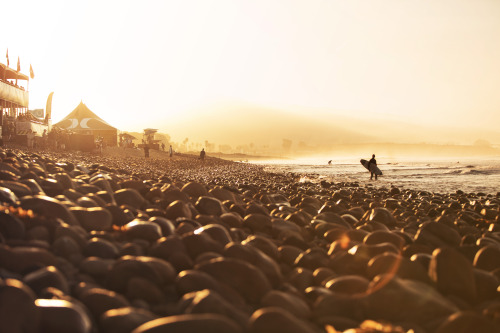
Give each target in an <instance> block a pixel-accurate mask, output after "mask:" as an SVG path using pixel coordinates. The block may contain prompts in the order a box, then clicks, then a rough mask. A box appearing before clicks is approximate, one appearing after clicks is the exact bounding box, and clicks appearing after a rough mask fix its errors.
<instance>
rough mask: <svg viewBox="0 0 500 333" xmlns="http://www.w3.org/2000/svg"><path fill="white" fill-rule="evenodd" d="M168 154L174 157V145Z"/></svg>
mask: <svg viewBox="0 0 500 333" xmlns="http://www.w3.org/2000/svg"><path fill="white" fill-rule="evenodd" d="M168 155H169V156H170V157H172V156H173V155H174V149H173V148H172V145H170V147H169V148H168Z"/></svg>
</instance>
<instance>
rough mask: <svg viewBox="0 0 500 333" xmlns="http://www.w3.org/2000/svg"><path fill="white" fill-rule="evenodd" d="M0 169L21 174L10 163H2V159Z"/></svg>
mask: <svg viewBox="0 0 500 333" xmlns="http://www.w3.org/2000/svg"><path fill="white" fill-rule="evenodd" d="M0 170H4V171H8V172H12V173H13V174H15V175H17V176H21V171H19V169H17V168H16V167H14V166H12V165H10V164H9V163H4V162H2V161H0Z"/></svg>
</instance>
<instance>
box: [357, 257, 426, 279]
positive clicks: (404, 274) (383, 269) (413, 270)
mask: <svg viewBox="0 0 500 333" xmlns="http://www.w3.org/2000/svg"><path fill="white" fill-rule="evenodd" d="M366 273H367V276H368V277H369V278H374V277H375V276H377V275H380V274H393V275H397V276H399V277H400V278H402V279H412V280H418V281H421V282H425V283H429V284H430V283H431V279H430V278H429V276H428V275H427V269H426V268H425V267H424V266H423V265H421V264H420V263H418V262H416V261H411V260H410V259H408V258H405V257H403V256H401V255H397V254H395V253H382V254H379V255H377V256H375V257H373V258H372V259H371V260H370V261H369V262H368V265H367V268H366Z"/></svg>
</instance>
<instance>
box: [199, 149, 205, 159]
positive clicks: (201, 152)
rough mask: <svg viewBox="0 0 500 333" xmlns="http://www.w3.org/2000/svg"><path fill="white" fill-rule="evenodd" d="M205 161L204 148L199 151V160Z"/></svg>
mask: <svg viewBox="0 0 500 333" xmlns="http://www.w3.org/2000/svg"><path fill="white" fill-rule="evenodd" d="M204 159H205V148H202V149H201V151H200V160H202V161H203V160H204Z"/></svg>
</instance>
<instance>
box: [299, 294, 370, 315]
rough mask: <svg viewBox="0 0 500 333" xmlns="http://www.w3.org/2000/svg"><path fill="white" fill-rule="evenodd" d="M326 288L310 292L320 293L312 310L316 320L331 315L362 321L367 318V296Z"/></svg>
mask: <svg viewBox="0 0 500 333" xmlns="http://www.w3.org/2000/svg"><path fill="white" fill-rule="evenodd" d="M325 291H329V290H328V289H325V288H316V289H309V292H311V293H313V292H315V293H317V294H319V295H318V296H319V297H318V296H316V300H315V302H314V308H313V311H312V315H313V319H314V321H315V322H319V323H321V322H324V321H326V320H328V318H331V317H342V318H348V319H351V320H354V321H358V322H359V321H361V320H363V319H364V318H366V313H365V308H366V303H367V299H366V297H357V296H353V295H348V294H342V293H334V292H331V291H329V292H328V293H326V292H325Z"/></svg>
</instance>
